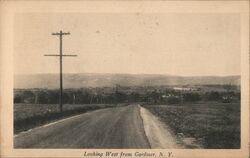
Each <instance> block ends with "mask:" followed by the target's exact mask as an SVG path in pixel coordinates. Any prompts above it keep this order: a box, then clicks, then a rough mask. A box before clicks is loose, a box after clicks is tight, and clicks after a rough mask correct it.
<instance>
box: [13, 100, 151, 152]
mask: <svg viewBox="0 0 250 158" xmlns="http://www.w3.org/2000/svg"><path fill="white" fill-rule="evenodd" d="M14 146H15V148H106V149H107V148H150V144H149V142H148V139H147V137H146V135H145V131H144V126H143V121H142V118H141V116H140V107H139V105H129V106H125V107H117V108H109V109H101V110H96V111H94V112H89V113H84V114H81V115H77V116H74V117H70V118H67V119H64V120H61V121H58V122H54V123H51V124H48V125H44V126H42V127H38V128H35V129H32V130H30V131H27V132H23V133H20V134H19V135H17V136H15V137H14Z"/></svg>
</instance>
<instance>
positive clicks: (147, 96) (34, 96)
mask: <svg viewBox="0 0 250 158" xmlns="http://www.w3.org/2000/svg"><path fill="white" fill-rule="evenodd" d="M58 100H59V90H48V89H46V90H43V89H41V90H18V91H16V92H15V94H14V103H28V104H57V103H58ZM239 100H240V92H234V91H226V92H218V91H211V92H205V93H199V92H182V91H175V90H169V89H166V90H165V91H158V90H153V91H149V92H143V93H140V92H136V91H132V92H126V91H122V90H120V91H117V90H115V91H112V92H105V91H88V90H83V89H78V90H76V89H75V90H67V91H64V93H63V103H64V104H110V103H112V104H113V103H130V102H145V103H148V104H165V103H166V104H178V103H183V102H198V101H217V102H236V101H239Z"/></svg>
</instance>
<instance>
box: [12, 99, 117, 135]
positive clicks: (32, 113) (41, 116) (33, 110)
mask: <svg viewBox="0 0 250 158" xmlns="http://www.w3.org/2000/svg"><path fill="white" fill-rule="evenodd" d="M58 106H59V105H57V104H14V133H15V134H16V133H19V132H21V131H25V130H28V129H30V128H33V127H36V126H39V125H42V124H45V123H49V122H51V121H53V120H58V119H62V118H64V117H67V116H72V115H76V114H80V113H84V112H87V111H92V110H97V109H102V108H110V107H114V106H117V105H115V104H88V105H72V104H65V105H63V109H64V111H63V112H62V113H60V112H59V108H58Z"/></svg>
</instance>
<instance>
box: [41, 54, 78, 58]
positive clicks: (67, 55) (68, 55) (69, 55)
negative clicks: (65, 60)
mask: <svg viewBox="0 0 250 158" xmlns="http://www.w3.org/2000/svg"><path fill="white" fill-rule="evenodd" d="M44 56H58V57H59V56H63V57H77V55H74V54H72V55H71V54H65V55H58V54H44Z"/></svg>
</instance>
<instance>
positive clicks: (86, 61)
mask: <svg viewBox="0 0 250 158" xmlns="http://www.w3.org/2000/svg"><path fill="white" fill-rule="evenodd" d="M14 25H15V26H14V31H15V37H14V39H15V40H14V63H15V64H14V72H15V74H26V73H29V74H33V73H58V71H59V60H58V58H57V57H45V56H44V54H59V38H58V37H57V36H52V35H51V33H52V32H59V31H60V30H62V31H64V32H70V33H71V35H67V36H64V37H63V53H64V54H77V55H78V56H77V57H65V58H64V59H63V72H64V73H128V74H167V75H180V76H210V75H216V76H227V75H240V16H239V15H238V14H233V13H232V14H231V13H226V14H225V13H214V14H211V13H210V14H207V13H188V14H187V13H185V14H182V13H103V14H101V13H53V14H52V13H19V14H16V16H15V24H14Z"/></svg>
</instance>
